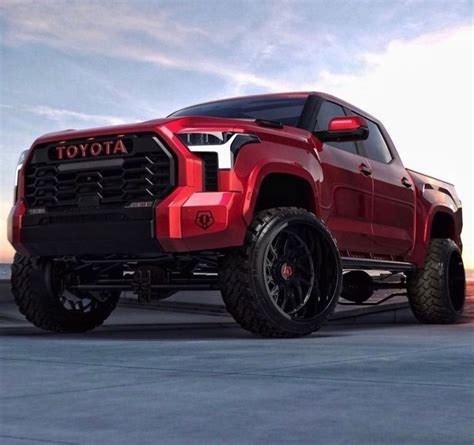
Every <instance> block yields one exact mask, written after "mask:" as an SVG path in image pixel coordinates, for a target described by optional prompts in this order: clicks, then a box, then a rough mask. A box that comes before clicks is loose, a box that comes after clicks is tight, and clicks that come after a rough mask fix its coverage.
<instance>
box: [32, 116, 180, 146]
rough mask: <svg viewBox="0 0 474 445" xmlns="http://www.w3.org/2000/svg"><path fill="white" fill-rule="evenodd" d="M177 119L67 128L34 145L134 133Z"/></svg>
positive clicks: (152, 128) (37, 141)
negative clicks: (76, 128) (79, 128)
mask: <svg viewBox="0 0 474 445" xmlns="http://www.w3.org/2000/svg"><path fill="white" fill-rule="evenodd" d="M172 120H176V118H175V119H172V118H164V119H154V120H150V121H145V122H138V123H132V124H123V125H110V126H107V127H95V128H86V129H82V130H75V129H67V130H62V131H56V132H53V133H46V134H44V135H43V136H40V137H39V138H38V139H36V140H35V142H34V143H33V145H36V144H43V143H48V142H54V141H59V140H61V141H67V140H71V139H82V138H86V137H91V136H106V135H118V134H123V133H133V132H142V131H153V130H154V129H156V127H159V126H161V125H163V124H166V123H167V122H169V121H172Z"/></svg>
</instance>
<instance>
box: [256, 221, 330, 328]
mask: <svg viewBox="0 0 474 445" xmlns="http://www.w3.org/2000/svg"><path fill="white" fill-rule="evenodd" d="M319 238H320V237H319V236H318V234H317V233H315V230H314V228H312V227H310V226H308V225H307V224H295V225H289V226H286V227H284V228H283V229H282V230H280V231H279V232H278V233H276V235H275V236H274V237H273V239H272V240H271V241H270V242H269V244H268V246H267V249H266V251H265V255H264V267H263V275H264V281H265V287H266V290H267V292H268V295H269V296H270V299H271V300H272V302H273V303H274V304H275V306H276V308H277V309H278V310H279V311H280V312H281V313H282V314H283V315H284V316H285V317H287V318H290V319H292V320H300V321H306V320H310V319H312V318H314V317H316V316H317V315H319V314H320V313H321V312H322V311H323V310H324V309H325V308H326V307H327V304H328V302H329V300H328V298H327V297H328V295H327V293H326V295H323V294H324V292H321V285H322V284H323V283H321V281H320V280H319V279H318V277H319V275H320V268H321V264H322V260H323V258H322V257H323V256H324V255H325V252H324V250H325V249H323V248H322V247H323V246H322V241H321V240H320V239H319ZM318 239H319V240H318ZM323 287H324V288H326V290H327V291H329V294H330V293H331V292H330V290H329V288H330V287H331V286H324V285H323Z"/></svg>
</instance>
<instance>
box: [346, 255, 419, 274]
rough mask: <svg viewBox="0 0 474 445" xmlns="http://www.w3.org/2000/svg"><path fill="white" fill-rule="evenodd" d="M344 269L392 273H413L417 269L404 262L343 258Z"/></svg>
mask: <svg viewBox="0 0 474 445" xmlns="http://www.w3.org/2000/svg"><path fill="white" fill-rule="evenodd" d="M341 262H342V268H343V269H360V270H389V271H391V272H411V271H413V270H415V269H416V266H415V265H414V264H412V263H405V262H402V261H384V260H371V259H366V258H350V257H342V258H341Z"/></svg>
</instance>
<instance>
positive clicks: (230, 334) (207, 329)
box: [0, 321, 423, 342]
mask: <svg viewBox="0 0 474 445" xmlns="http://www.w3.org/2000/svg"><path fill="white" fill-rule="evenodd" d="M394 326H397V327H398V328H400V330H403V329H404V328H406V327H413V326H420V327H422V326H423V325H420V324H419V323H417V322H415V321H413V322H403V323H393V322H390V323H389V322H387V323H371V324H362V323H359V324H353V323H347V324H344V323H329V324H328V325H327V326H325V327H323V328H322V329H321V330H320V331H318V332H315V333H313V334H312V335H310V336H308V337H302V338H303V339H309V340H314V341H318V340H319V339H323V338H336V337H348V336H351V335H352V334H351V331H359V330H361V329H363V330H371V331H373V330H383V329H387V328H393V327H394ZM0 337H28V338H31V339H32V340H34V339H41V340H44V339H45V338H51V339H55V340H57V339H61V340H64V341H68V340H71V341H74V340H91V341H93V340H110V341H160V340H163V341H168V340H183V341H193V340H194V341H201V340H207V341H209V340H216V341H222V340H246V341H281V342H283V341H285V342H286V341H289V342H292V341H299V340H301V338H293V339H268V338H262V337H258V336H255V335H252V334H251V333H249V332H246V331H245V330H243V329H241V328H239V327H238V326H236V325H233V324H229V325H222V324H220V323H216V324H207V325H205V326H196V325H195V324H180V325H178V326H176V325H175V326H167V325H160V324H147V325H116V326H113V325H112V326H106V327H102V328H99V329H97V330H95V331H91V332H87V333H81V334H74V333H51V332H44V331H41V330H39V329H36V328H34V327H30V326H24V327H23V326H22V327H14V328H2V329H0Z"/></svg>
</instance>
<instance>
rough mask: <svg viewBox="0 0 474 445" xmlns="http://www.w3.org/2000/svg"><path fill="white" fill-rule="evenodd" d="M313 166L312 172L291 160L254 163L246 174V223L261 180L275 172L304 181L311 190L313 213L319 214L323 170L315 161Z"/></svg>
mask: <svg viewBox="0 0 474 445" xmlns="http://www.w3.org/2000/svg"><path fill="white" fill-rule="evenodd" d="M315 166H316V167H315V168H314V169H313V171H312V173H310V172H309V170H308V169H306V168H304V167H303V166H302V165H298V164H296V163H295V162H292V161H286V160H279V161H275V162H261V163H259V164H256V165H255V167H254V168H253V169H252V171H251V172H250V174H249V176H248V180H247V184H246V188H245V190H244V193H245V199H244V205H243V209H242V215H243V218H244V220H245V221H246V223H247V224H250V222H251V221H252V218H253V214H254V209H255V204H256V202H257V197H258V194H259V192H260V188H261V185H262V183H263V181H264V180H265V178H266V177H267V176H269V175H271V174H275V173H277V174H285V175H293V176H296V177H298V178H301V179H303V180H304V181H306V182H307V183H308V185H309V186H310V188H311V190H312V192H313V196H314V209H315V214H316V216H318V215H320V208H319V199H318V196H319V190H320V183H321V181H322V179H323V172H322V169H321V166H320V165H319V163H318V162H315Z"/></svg>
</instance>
